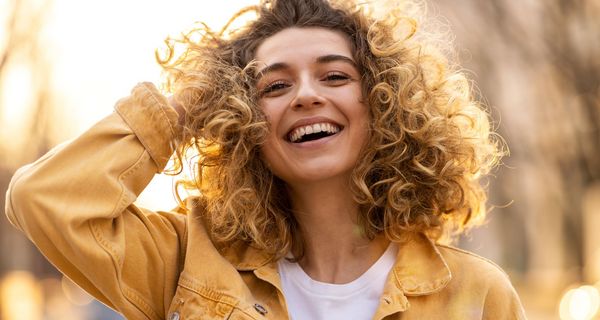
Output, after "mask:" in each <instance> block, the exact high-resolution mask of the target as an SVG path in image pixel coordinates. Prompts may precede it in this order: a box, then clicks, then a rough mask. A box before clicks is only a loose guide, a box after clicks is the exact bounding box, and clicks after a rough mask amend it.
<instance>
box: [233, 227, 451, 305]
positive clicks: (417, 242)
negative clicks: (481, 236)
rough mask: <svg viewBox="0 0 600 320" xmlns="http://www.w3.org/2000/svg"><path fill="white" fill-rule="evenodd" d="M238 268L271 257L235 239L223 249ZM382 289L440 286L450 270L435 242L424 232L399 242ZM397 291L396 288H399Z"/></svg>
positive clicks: (408, 291) (417, 290) (420, 291)
mask: <svg viewBox="0 0 600 320" xmlns="http://www.w3.org/2000/svg"><path fill="white" fill-rule="evenodd" d="M222 254H223V256H224V257H225V258H226V259H227V260H229V261H230V262H231V264H232V265H233V266H234V267H235V268H236V269H237V270H238V271H255V270H256V269H259V268H261V267H263V266H265V265H267V264H269V262H273V261H272V256H271V255H269V254H268V253H266V252H265V251H263V250H260V249H258V248H255V247H253V246H252V245H248V244H247V243H246V242H242V241H238V242H235V243H233V244H232V245H231V246H229V247H227V248H226V249H225V250H223V251H222ZM392 273H393V276H390V277H389V278H388V283H387V284H386V288H385V289H384V293H386V292H387V293H388V294H390V295H396V294H397V293H399V292H401V293H402V294H403V295H407V296H420V295H428V294H432V293H435V292H438V291H440V290H442V289H443V288H444V287H445V286H446V285H447V284H448V282H450V279H451V278H452V274H451V273H450V269H449V268H448V265H447V264H446V261H445V260H444V258H443V257H442V255H441V254H440V252H439V251H438V249H437V247H436V246H435V244H434V243H433V242H432V241H431V240H430V239H429V238H427V236H425V235H423V234H414V235H410V236H407V237H406V240H403V241H402V242H399V243H398V255H397V257H396V263H395V265H394V267H393V269H392ZM398 291H399V292H398Z"/></svg>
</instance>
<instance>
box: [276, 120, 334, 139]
mask: <svg viewBox="0 0 600 320" xmlns="http://www.w3.org/2000/svg"><path fill="white" fill-rule="evenodd" d="M340 130H341V129H340V127H338V126H337V125H335V124H331V123H315V124H312V125H306V126H302V127H299V128H296V129H294V130H292V132H290V133H289V134H288V137H289V139H290V141H291V142H296V141H298V140H300V139H302V137H303V136H305V135H307V134H312V133H318V132H327V133H331V134H335V133H338V132H339V131H340Z"/></svg>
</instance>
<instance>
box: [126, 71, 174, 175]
mask: <svg viewBox="0 0 600 320" xmlns="http://www.w3.org/2000/svg"><path fill="white" fill-rule="evenodd" d="M115 110H116V112H117V113H118V114H119V115H120V116H121V118H123V120H124V121H125V122H126V123H127V125H128V126H129V127H130V128H131V129H132V130H133V132H134V133H135V135H136V136H137V138H138V139H139V140H140V142H141V143H142V145H144V147H145V148H146V150H148V153H149V154H150V156H151V157H152V160H153V161H154V163H155V164H156V167H157V168H158V172H161V171H162V170H163V169H164V167H165V166H166V165H167V162H168V161H169V159H170V158H171V155H172V154H173V152H174V150H175V146H176V138H177V137H178V136H179V131H180V130H181V128H180V127H179V126H178V124H177V118H178V117H177V112H176V111H175V110H174V109H173V108H171V107H170V106H169V103H168V101H167V98H165V96H163V95H162V94H160V92H158V90H157V89H156V87H155V86H154V85H153V84H152V83H149V82H142V83H139V84H138V85H136V86H135V87H134V88H133V90H131V95H130V96H129V97H126V98H123V99H121V100H119V101H118V102H117V104H116V106H115Z"/></svg>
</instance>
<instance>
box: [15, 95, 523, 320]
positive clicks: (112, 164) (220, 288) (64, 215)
mask: <svg viewBox="0 0 600 320" xmlns="http://www.w3.org/2000/svg"><path fill="white" fill-rule="evenodd" d="M115 109H116V112H115V113H113V114H111V115H110V116H108V117H107V118H105V119H103V120H101V121H100V122H98V123H97V124H96V125H94V126H93V127H92V128H90V129H89V130H88V131H87V132H85V133H84V134H83V135H81V136H80V137H78V138H77V139H75V140H74V141H72V142H70V143H68V144H65V145H62V146H59V147H56V148H54V149H53V150H51V151H50V152H49V153H48V154H46V155H45V156H43V157H42V158H41V159H39V160H37V161H36V162H34V163H33V164H30V165H27V166H25V167H23V168H21V169H20V170H19V171H17V173H16V174H15V175H14V177H13V179H12V181H11V185H10V187H9V190H8V192H7V201H6V213H7V215H8V218H9V220H10V221H11V223H12V224H13V225H14V226H15V227H17V228H18V229H20V230H21V231H23V232H24V233H25V234H26V235H27V236H28V237H29V238H30V239H31V240H32V241H33V242H34V243H35V244H36V245H37V247H38V248H39V250H40V251H41V252H42V253H43V254H44V255H45V256H46V257H47V258H48V259H49V260H50V261H51V262H52V263H53V264H54V265H55V266H56V267H57V268H58V269H59V270H60V271H62V272H63V273H65V274H66V275H67V276H68V277H69V278H71V279H72V280H73V281H75V282H76V283H78V284H79V285H80V286H81V287H82V288H84V289H85V290H87V291H88V292H89V293H91V294H92V295H93V296H94V297H96V298H97V299H99V300H100V301H102V302H103V303H105V304H106V305H108V306H110V307H111V308H114V309H115V310H117V311H118V312H120V313H122V314H123V315H124V316H125V317H127V318H128V319H174V320H177V319H186V320H193V319H288V314H287V311H286V302H285V298H284V297H283V294H282V290H281V281H280V278H279V275H278V270H277V262H276V261H273V260H272V259H271V258H270V257H269V255H267V254H266V253H265V252H262V251H260V250H258V249H256V248H254V247H252V246H250V245H248V244H246V243H244V242H238V243H233V244H230V245H227V246H224V247H217V246H215V244H214V243H213V242H212V241H211V239H210V236H209V234H208V233H207V231H206V228H205V225H204V224H203V222H202V220H201V219H200V214H199V212H197V210H192V211H191V212H190V213H188V214H187V215H186V214H183V213H181V212H151V211H148V210H145V209H142V208H138V207H136V206H135V205H134V204H133V202H134V201H135V199H136V197H137V196H138V194H139V193H140V192H141V191H142V190H143V189H144V188H145V187H146V185H147V184H148V183H149V182H150V180H151V179H152V177H153V176H154V174H156V173H159V172H161V171H162V170H163V168H164V166H165V165H166V163H167V160H168V159H169V157H170V156H171V154H172V152H173V146H172V141H173V139H172V138H173V136H174V135H175V133H176V131H175V130H177V128H176V125H175V124H176V121H177V115H176V112H174V111H173V110H172V109H171V108H170V107H168V102H167V100H166V98H165V97H164V96H162V95H160V94H159V93H158V91H157V90H156V88H155V87H154V86H152V85H151V84H148V83H142V84H140V85H138V86H136V87H135V88H134V89H133V91H132V95H131V96H129V97H127V98H125V99H122V100H121V101H119V102H118V103H117V105H116V107H115ZM373 319H404V320H408V319H494V320H499V319H525V316H524V313H523V309H522V306H521V303H520V301H519V298H518V296H517V294H516V292H515V290H514V289H513V287H512V285H511V283H510V281H509V279H508V277H507V276H506V274H505V273H504V272H503V271H502V270H501V269H500V268H499V267H497V266H496V265H494V264H493V263H491V262H489V261H487V260H485V259H483V258H481V257H478V256H476V255H473V254H471V253H468V252H465V251H462V250H459V249H456V248H452V247H448V246H442V245H436V244H434V243H432V242H431V241H430V240H428V239H427V238H426V237H424V236H415V237H414V239H412V240H411V241H408V242H406V243H402V244H400V249H399V251H398V257H397V261H396V264H395V266H394V268H393V270H392V272H390V275H389V276H388V279H387V284H386V286H385V289H384V293H383V295H382V297H381V300H380V304H379V307H378V309H377V311H376V313H375V315H374V317H373Z"/></svg>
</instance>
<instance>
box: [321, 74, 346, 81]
mask: <svg viewBox="0 0 600 320" xmlns="http://www.w3.org/2000/svg"><path fill="white" fill-rule="evenodd" d="M348 80H350V76H348V75H346V74H344V73H340V72H330V73H328V74H327V75H326V76H325V79H324V81H331V82H333V83H342V82H346V81H348Z"/></svg>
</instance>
